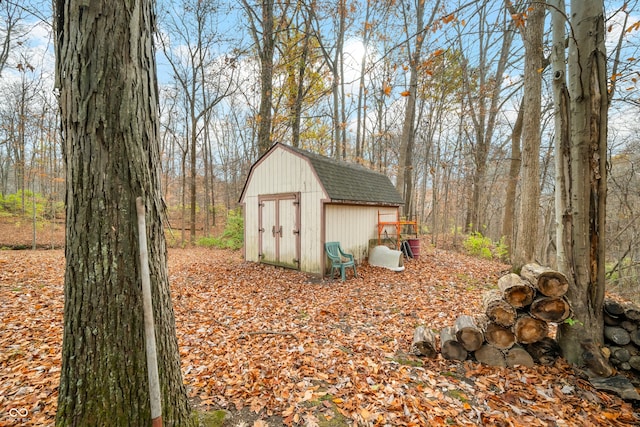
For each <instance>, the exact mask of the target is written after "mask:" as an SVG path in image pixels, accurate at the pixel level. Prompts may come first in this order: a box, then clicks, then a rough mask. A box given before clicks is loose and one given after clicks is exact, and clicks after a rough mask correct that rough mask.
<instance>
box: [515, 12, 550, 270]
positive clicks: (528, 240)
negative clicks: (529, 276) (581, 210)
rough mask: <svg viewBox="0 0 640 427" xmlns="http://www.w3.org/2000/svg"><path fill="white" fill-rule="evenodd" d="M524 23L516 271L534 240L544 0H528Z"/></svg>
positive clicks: (528, 255) (530, 254)
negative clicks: (522, 112)
mask: <svg viewBox="0 0 640 427" xmlns="http://www.w3.org/2000/svg"><path fill="white" fill-rule="evenodd" d="M527 3H528V8H527V23H526V25H524V26H522V27H520V28H521V29H522V39H523V42H524V49H525V57H524V99H523V108H524V123H523V130H522V156H521V158H522V162H521V165H520V210H519V215H518V227H517V236H516V240H515V245H514V248H513V257H512V264H513V267H514V269H515V270H516V271H518V270H520V267H522V266H523V265H524V264H526V263H528V262H531V261H533V258H534V254H535V246H536V242H537V240H538V221H539V211H540V209H539V207H540V160H539V159H540V120H541V119H540V118H541V102H542V68H543V66H542V60H543V58H544V52H543V51H542V47H543V43H542V41H543V40H542V36H543V32H544V31H543V29H544V12H545V5H544V2H540V1H529V2H527Z"/></svg>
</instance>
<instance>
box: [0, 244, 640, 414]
mask: <svg viewBox="0 0 640 427" xmlns="http://www.w3.org/2000/svg"><path fill="white" fill-rule="evenodd" d="M423 252H425V253H424V254H423V255H422V257H421V259H420V260H409V261H407V263H406V267H407V268H406V270H405V271H404V272H402V273H394V272H391V271H388V270H384V269H380V268H374V267H370V266H361V267H360V268H359V269H358V275H359V277H358V278H357V279H349V280H348V281H347V282H345V283H341V282H340V281H339V280H336V281H331V280H326V281H321V280H319V279H318V278H314V277H309V276H307V275H305V274H302V273H299V272H295V271H291V270H284V269H280V268H276V267H271V266H265V265H259V264H253V263H245V262H243V261H242V259H241V257H240V254H239V253H235V252H230V251H219V250H206V249H186V250H171V251H170V253H169V259H170V265H169V269H170V278H171V284H172V292H173V301H174V308H175V311H176V321H177V329H178V338H179V340H180V351H181V357H182V365H183V372H184V380H185V382H186V383H187V386H188V388H189V393H190V395H191V397H192V398H193V399H194V401H195V402H197V404H198V406H199V407H200V408H201V409H207V408H217V407H224V408H229V409H233V410H237V409H240V408H244V409H245V410H246V409H249V410H251V411H254V412H256V413H258V414H259V415H260V416H261V417H263V418H265V419H266V417H267V416H269V415H277V416H280V417H282V419H283V420H284V422H285V423H286V424H299V425H307V426H313V425H317V424H318V423H319V422H320V421H321V420H322V419H335V420H339V419H342V420H344V422H345V425H347V423H356V424H357V425H394V426H395V425H406V426H412V425H413V426H424V425H451V424H453V425H469V426H472V425H496V426H549V425H554V426H577V425H580V426H588V425H598V426H599V425H603V426H604V425H606V426H608V425H613V426H631V425H636V424H637V423H638V418H637V414H635V413H634V412H633V408H632V407H631V405H629V404H628V403H625V402H623V401H622V400H620V399H619V398H617V397H614V396H611V395H608V394H605V393H602V392H599V391H596V390H595V389H593V387H591V386H590V385H589V384H588V383H587V382H586V381H584V380H582V379H580V378H578V377H576V376H575V375H574V373H573V371H572V370H571V369H570V368H569V367H568V366H567V365H566V364H565V363H563V362H561V361H560V362H558V363H557V364H556V365H555V366H553V367H542V366H536V367H535V368H532V369H527V368H515V369H506V368H492V367H487V366H483V365H479V364H477V363H473V362H470V361H467V362H464V363H455V362H450V361H446V360H443V359H441V358H438V359H435V360H418V359H416V358H415V357H413V356H410V355H407V354H406V352H407V351H408V349H409V347H410V345H411V337H412V334H413V330H414V328H415V326H416V325H419V324H426V325H428V326H429V327H431V328H434V329H439V328H441V327H443V326H446V325H449V324H451V323H452V322H453V321H454V320H455V317H456V316H457V315H459V314H471V315H473V314H475V313H477V312H478V310H479V307H480V297H481V294H482V291H483V290H484V289H485V288H486V287H488V286H491V285H493V284H495V283H496V280H497V277H498V276H499V274H500V272H501V271H503V270H504V269H505V268H506V267H505V266H504V265H500V264H495V263H490V262H486V261H480V260H478V259H475V258H470V257H466V256H463V255H459V254H455V253H451V252H445V251H439V250H424V249H423ZM63 256H64V255H63V252H62V251H37V252H24V251H20V252H10V251H5V252H0V299H1V301H2V304H3V305H2V307H3V309H2V312H1V317H0V348H1V349H2V351H1V352H0V425H13V424H16V425H17V424H20V423H24V424H27V425H38V426H40V425H51V424H52V423H53V419H54V415H55V407H56V398H57V391H56V388H57V385H58V380H59V370H60V351H61V350H60V349H61V337H62V329H61V327H62V306H63V296H62V293H63V289H62V283H63V268H64V259H63ZM12 409H13V411H12ZM23 409H26V410H27V414H26V415H24V416H22V414H23V413H19V412H18V410H23ZM257 425H260V423H258V424H257ZM262 425H267V424H266V423H264V422H262Z"/></svg>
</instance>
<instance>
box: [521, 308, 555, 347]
mask: <svg viewBox="0 0 640 427" xmlns="http://www.w3.org/2000/svg"><path fill="white" fill-rule="evenodd" d="M514 332H515V335H516V341H517V342H519V343H520V344H531V343H534V342H536V341H540V340H541V339H543V338H544V337H546V336H547V335H548V334H549V325H548V324H547V322H545V321H544V320H540V319H536V318H534V317H531V316H529V315H523V316H520V317H518V320H516V324H515V326H514Z"/></svg>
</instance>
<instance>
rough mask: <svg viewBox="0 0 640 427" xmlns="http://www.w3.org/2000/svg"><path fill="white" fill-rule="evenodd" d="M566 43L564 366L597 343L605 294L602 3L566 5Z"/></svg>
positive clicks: (582, 0)
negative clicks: (569, 315)
mask: <svg viewBox="0 0 640 427" xmlns="http://www.w3.org/2000/svg"><path fill="white" fill-rule="evenodd" d="M571 28H572V33H571V34H572V37H569V60H568V76H569V97H570V102H571V107H570V114H571V117H570V121H569V123H570V126H571V127H570V138H571V146H570V152H569V158H570V162H571V163H570V183H569V184H568V185H566V184H565V185H566V188H568V189H569V192H570V194H569V200H568V202H567V203H566V205H567V206H568V209H567V212H565V213H564V214H566V215H569V217H568V218H566V220H567V224H566V226H567V227H568V229H567V230H566V233H568V235H569V236H570V238H569V239H566V238H565V237H566V236H563V235H562V236H558V237H559V240H561V241H560V242H559V244H558V246H560V245H563V247H564V252H565V254H566V256H567V262H566V265H565V266H564V267H565V268H566V270H563V269H561V271H562V272H563V273H564V274H565V275H566V276H567V278H568V279H569V282H570V286H569V291H568V292H567V298H568V300H569V303H570V304H571V308H572V309H573V312H574V317H575V320H577V322H572V324H571V325H569V324H566V323H563V324H561V325H560V327H559V328H558V341H559V343H560V345H561V346H562V349H563V352H564V356H565V358H566V359H567V360H568V361H569V362H570V363H576V364H580V362H581V361H582V360H583V348H582V347H583V346H582V345H581V342H582V341H583V340H585V339H591V340H592V341H593V342H594V343H595V344H596V345H597V344H601V343H602V341H603V334H602V331H603V325H604V320H603V310H602V305H603V300H604V290H605V264H604V263H605V253H604V251H605V244H604V242H605V200H606V191H607V187H606V181H607V179H606V175H607V171H606V161H607V110H608V100H607V76H606V51H605V45H604V34H605V26H604V2H603V0H572V1H571Z"/></svg>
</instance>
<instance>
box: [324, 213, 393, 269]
mask: <svg viewBox="0 0 640 427" xmlns="http://www.w3.org/2000/svg"><path fill="white" fill-rule="evenodd" d="M325 209H326V210H325V215H326V219H325V221H326V232H325V236H326V239H325V241H327V242H334V241H335V242H340V246H341V247H342V249H344V250H345V252H350V253H352V254H353V255H354V257H355V258H356V259H357V261H358V262H362V260H363V259H364V258H365V257H366V256H367V255H368V252H369V240H370V239H377V238H378V212H380V213H393V214H395V213H396V212H397V211H398V209H397V208H395V207H381V206H357V205H338V204H327V205H326V207H325ZM387 217H388V216H387Z"/></svg>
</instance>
